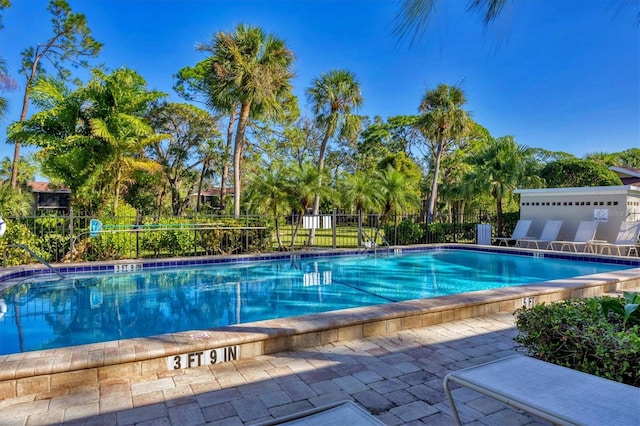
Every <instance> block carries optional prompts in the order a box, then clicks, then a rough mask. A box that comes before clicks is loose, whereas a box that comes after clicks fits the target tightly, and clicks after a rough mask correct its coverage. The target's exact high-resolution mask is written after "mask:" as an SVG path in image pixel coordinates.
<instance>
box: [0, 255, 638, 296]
mask: <svg viewBox="0 0 640 426" xmlns="http://www.w3.org/2000/svg"><path fill="white" fill-rule="evenodd" d="M439 250H468V251H478V252H485V253H496V254H510V255H517V256H529V257H545V258H551V259H563V260H578V261H583V262H596V263H605V264H615V265H624V266H629V267H630V268H633V267H640V258H633V257H622V256H618V257H616V256H603V255H597V254H590V253H570V252H557V251H550V250H529V249H517V248H509V247H496V246H480V245H471V244H435V245H434V244H430V245H419V246H393V247H389V248H386V247H382V248H378V249H377V250H376V251H374V250H373V249H368V250H367V251H363V250H354V249H337V250H327V251H298V252H287V253H261V254H255V255H230V256H215V257H213V256H205V257H190V258H166V259H129V260H118V261H111V262H105V261H100V262H86V263H77V264H56V265H53V269H54V270H55V272H57V273H59V274H62V275H65V274H70V275H73V274H87V273H91V274H96V273H98V274H100V273H113V272H115V268H116V265H124V266H126V265H138V267H139V265H141V267H142V269H143V270H149V269H151V270H162V269H175V268H178V267H181V266H209V265H218V264H236V263H250V262H259V261H273V260H289V259H292V258H298V259H311V258H323V257H344V256H359V255H367V256H373V255H378V256H386V255H387V252H389V254H390V255H398V254H401V253H419V252H429V251H439ZM126 272H127V271H123V272H122V273H126ZM131 272H135V270H132V271H131ZM44 276H46V277H51V276H55V273H54V272H52V271H51V270H49V269H47V268H44V267H43V266H41V265H28V266H21V267H9V268H4V270H3V271H2V272H0V287H3V284H4V286H6V285H12V284H15V283H14V282H13V281H16V280H20V279H28V278H33V277H44ZM18 282H19V281H18Z"/></svg>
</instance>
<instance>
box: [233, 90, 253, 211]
mask: <svg viewBox="0 0 640 426" xmlns="http://www.w3.org/2000/svg"><path fill="white" fill-rule="evenodd" d="M250 110H251V102H245V103H243V104H242V106H241V107H240V117H239V119H238V128H237V129H236V141H235V147H234V150H233V215H234V216H235V217H236V218H239V217H240V193H241V191H240V189H241V188H240V185H241V181H240V178H241V176H242V154H243V148H244V132H245V130H246V129H247V121H249V112H250Z"/></svg>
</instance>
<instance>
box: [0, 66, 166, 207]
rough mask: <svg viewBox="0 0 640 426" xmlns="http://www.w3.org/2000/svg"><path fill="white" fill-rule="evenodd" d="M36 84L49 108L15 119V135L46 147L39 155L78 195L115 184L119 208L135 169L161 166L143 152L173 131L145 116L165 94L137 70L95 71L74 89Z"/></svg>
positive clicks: (45, 82)
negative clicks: (160, 131)
mask: <svg viewBox="0 0 640 426" xmlns="http://www.w3.org/2000/svg"><path fill="white" fill-rule="evenodd" d="M33 89H34V95H36V93H37V99H38V102H39V103H40V105H41V106H43V107H44V108H43V109H42V110H41V111H40V112H38V113H36V114H34V115H33V116H32V117H31V118H30V119H29V120H26V121H24V122H17V123H14V124H13V125H12V126H11V127H10V129H9V138H10V140H14V141H15V140H22V141H24V142H25V143H28V144H31V145H36V146H39V147H42V148H43V149H42V150H41V151H40V152H39V153H38V157H39V158H40V159H41V162H42V166H43V169H44V172H45V173H48V174H50V175H51V176H52V177H55V178H58V179H60V180H61V181H62V182H64V183H66V184H67V185H69V187H70V188H71V190H72V192H73V193H74V196H75V197H80V196H81V195H82V194H87V195H95V194H96V193H99V192H100V191H101V190H105V189H111V190H112V191H113V192H112V193H113V195H114V197H115V198H114V200H113V201H114V209H115V208H117V205H118V199H119V196H120V189H121V186H122V185H123V184H125V183H127V182H128V181H130V180H131V176H132V172H133V171H134V170H139V169H142V170H155V169H156V168H157V165H156V163H153V162H150V161H149V160H147V159H146V158H144V156H143V155H142V154H143V153H144V148H145V147H146V146H148V145H149V144H151V143H153V142H154V141H157V140H159V139H162V138H166V137H167V135H156V134H154V132H153V130H152V129H151V127H150V126H149V125H148V124H147V123H146V122H145V121H144V120H143V117H144V115H145V114H146V112H147V110H148V108H149V106H150V104H151V103H152V102H153V101H155V100H157V99H158V98H159V97H160V96H161V94H160V93H158V92H151V91H148V90H147V89H146V82H145V81H144V79H143V78H142V77H141V76H139V75H138V74H137V73H135V72H134V71H131V70H127V69H122V70H117V71H114V72H113V73H112V74H111V75H105V74H104V73H102V72H100V71H95V74H94V77H93V78H92V80H91V81H90V82H89V83H88V85H87V86H85V87H81V88H79V89H78V90H76V91H74V92H72V93H70V92H69V91H68V90H67V89H66V88H65V87H64V84H62V83H60V82H59V81H57V82H56V81H55V80H46V79H41V80H39V82H38V84H36V85H35V86H34V88H33Z"/></svg>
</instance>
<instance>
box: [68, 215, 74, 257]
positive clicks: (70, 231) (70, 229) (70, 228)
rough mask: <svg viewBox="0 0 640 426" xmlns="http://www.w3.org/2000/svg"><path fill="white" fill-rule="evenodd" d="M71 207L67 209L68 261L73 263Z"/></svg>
mask: <svg viewBox="0 0 640 426" xmlns="http://www.w3.org/2000/svg"><path fill="white" fill-rule="evenodd" d="M73 239H74V238H73V207H69V250H70V251H69V253H70V256H69V261H70V262H71V263H73V250H74V243H73Z"/></svg>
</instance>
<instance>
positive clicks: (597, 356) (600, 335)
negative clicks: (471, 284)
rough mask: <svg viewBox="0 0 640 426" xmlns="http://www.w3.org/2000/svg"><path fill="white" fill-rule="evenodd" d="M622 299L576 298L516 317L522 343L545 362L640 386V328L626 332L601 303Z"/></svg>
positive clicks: (545, 305) (535, 309) (525, 311)
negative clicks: (639, 334) (639, 333)
mask: <svg viewBox="0 0 640 426" xmlns="http://www.w3.org/2000/svg"><path fill="white" fill-rule="evenodd" d="M606 300H618V301H619V302H620V303H623V304H624V299H622V298H606V297H605V298H593V299H572V300H567V301H562V302H557V303H552V304H549V305H547V304H544V303H543V304H540V305H537V306H535V307H533V308H531V309H525V308H521V309H518V310H517V311H516V312H515V314H514V315H515V316H516V326H517V327H518V332H519V334H518V335H517V336H516V338H515V340H516V342H518V343H520V344H521V345H522V346H523V347H524V349H525V350H526V351H527V352H528V354H529V355H531V356H533V357H535V358H538V359H541V360H543V361H547V362H551V363H554V364H558V365H562V366H565V367H569V368H573V369H576V370H580V371H583V372H585V373H589V374H593V375H596V376H600V377H604V378H607V379H611V380H615V381H618V382H622V383H627V384H629V385H632V386H637V387H640V337H639V336H638V331H639V330H638V328H639V327H638V325H634V326H632V327H628V328H627V329H624V327H623V320H622V317H616V315H617V314H615V313H614V312H612V311H610V312H607V313H605V312H604V311H603V309H602V305H601V302H602V301H606Z"/></svg>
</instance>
